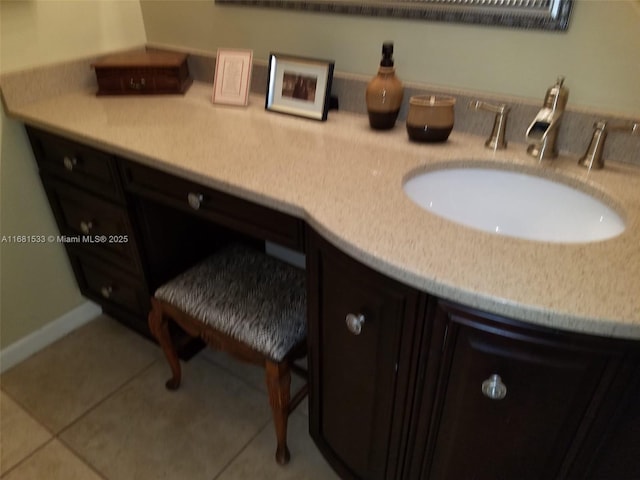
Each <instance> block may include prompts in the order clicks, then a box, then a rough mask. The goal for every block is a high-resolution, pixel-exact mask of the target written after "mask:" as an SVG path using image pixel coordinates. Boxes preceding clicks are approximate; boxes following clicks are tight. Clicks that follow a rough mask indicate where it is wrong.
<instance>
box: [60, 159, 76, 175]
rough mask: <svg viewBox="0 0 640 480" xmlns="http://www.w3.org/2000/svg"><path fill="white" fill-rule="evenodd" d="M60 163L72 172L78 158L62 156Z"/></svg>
mask: <svg viewBox="0 0 640 480" xmlns="http://www.w3.org/2000/svg"><path fill="white" fill-rule="evenodd" d="M62 163H63V165H64V168H66V169H67V170H69V171H70V172H72V171H73V169H74V168H75V166H76V165H77V164H78V159H77V158H76V157H64V158H63V159H62Z"/></svg>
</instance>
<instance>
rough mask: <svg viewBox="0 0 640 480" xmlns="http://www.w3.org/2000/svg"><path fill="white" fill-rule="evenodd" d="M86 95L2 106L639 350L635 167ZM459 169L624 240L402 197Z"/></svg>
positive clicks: (352, 245) (355, 120)
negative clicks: (505, 221)
mask: <svg viewBox="0 0 640 480" xmlns="http://www.w3.org/2000/svg"><path fill="white" fill-rule="evenodd" d="M62 90H64V89H62ZM94 93H95V89H94V88H86V89H76V90H74V91H70V92H64V91H61V92H56V93H55V94H53V95H48V96H44V98H43V97H42V96H41V98H38V99H35V100H33V99H30V100H29V101H23V102H20V103H17V102H12V101H10V100H11V99H10V98H9V96H10V95H12V94H11V92H9V94H8V95H7V92H5V100H6V104H7V108H8V110H9V113H10V114H11V115H12V116H14V117H15V118H17V119H19V120H21V121H24V122H26V123H29V124H32V125H36V126H39V127H43V128H46V129H48V130H50V131H53V132H56V133H59V134H62V135H65V136H68V137H70V138H73V139H75V140H78V141H81V142H85V143H87V144H90V145H93V146H95V147H98V148H101V149H104V150H107V151H110V152H113V153H116V154H120V155H122V156H124V157H127V158H130V159H133V160H136V161H139V162H141V163H144V164H147V165H151V166H153V167H156V168H158V169H161V170H164V171H167V172H170V173H173V174H176V175H179V176H182V177H185V178H188V179H191V180H195V181H197V182H200V183H202V184H204V185H208V186H210V187H214V188H217V189H220V190H222V191H225V192H229V193H232V194H234V195H238V196H240V197H243V198H246V199H249V200H253V201H256V202H258V203H261V204H263V205H266V206H269V207H272V208H274V209H277V210H280V211H283V212H287V213H290V214H293V215H295V216H298V217H300V218H303V219H304V220H306V221H307V222H308V224H309V225H310V226H311V227H313V228H314V229H315V230H317V231H318V232H319V233H320V234H322V235H323V236H325V237H326V238H327V239H328V240H329V241H331V242H332V243H334V244H335V245H336V246H338V247H339V248H340V249H342V250H343V251H345V252H346V253H348V254H350V255H351V256H353V257H355V258H357V259H358V260H360V261H361V262H362V263H364V264H366V265H369V266H370V267H372V268H374V269H376V270H378V271H380V272H382V273H385V274H387V275H389V276H390V277H393V278H395V279H398V280H400V281H402V282H404V283H406V284H409V285H412V286H414V287H417V288H419V289H421V290H425V291H427V292H430V293H433V294H435V295H438V296H441V297H443V298H447V299H451V300H454V301H457V302H460V303H463V304H466V305H469V306H472V307H477V308H480V309H483V310H486V311H489V312H494V313H498V314H502V315H507V316H511V317H514V318H517V319H521V320H525V321H528V322H531V323H535V324H539V325H545V326H550V327H556V328H560V329H568V330H572V331H578V332H586V333H594V334H599V335H603V336H613V337H621V338H633V339H640V168H638V167H635V166H632V165H628V164H623V163H618V162H614V161H608V162H607V166H606V168H605V170H602V171H596V172H591V173H588V172H586V171H585V170H584V169H582V168H580V167H578V166H577V165H576V158H568V157H562V156H561V157H560V158H559V159H557V160H555V161H553V162H552V163H549V164H544V165H539V164H538V163H537V162H536V161H535V160H534V159H532V158H531V157H529V156H527V155H526V154H525V145H523V144H514V143H512V144H510V145H509V148H508V149H507V150H506V151H501V152H495V153H494V152H492V151H490V150H487V149H485V148H484V146H483V145H484V140H485V139H484V138H481V137H477V136H473V135H469V134H464V133H459V132H456V131H455V129H454V132H453V133H452V135H451V137H450V139H449V141H448V142H447V143H445V144H414V143H410V142H409V141H408V140H407V136H406V132H405V130H404V125H403V124H398V125H397V126H396V128H395V129H394V130H392V131H388V132H374V131H372V130H370V129H369V126H368V122H367V119H366V117H364V116H362V115H356V114H350V113H346V112H330V114H329V120H328V121H327V122H326V123H323V122H316V121H313V120H306V119H301V118H297V117H292V116H287V115H281V114H277V113H271V112H267V111H265V110H264V103H263V101H264V100H263V96H252V97H251V103H250V106H249V107H248V108H242V107H240V108H238V107H227V106H219V105H213V104H212V103H211V100H210V98H211V86H210V85H209V84H203V83H198V82H196V83H194V85H193V86H192V87H191V89H190V90H189V91H188V92H187V94H186V95H185V96H184V97H183V96H153V97H132V96H128V97H96V96H95V94H94ZM487 121H490V119H488V120H487ZM456 163H460V164H468V165H481V164H484V165H487V164H500V165H502V166H504V167H505V168H510V169H511V168H513V169H517V170H523V171H532V172H535V173H537V174H540V175H544V176H549V177H552V178H553V177H556V178H557V177H561V178H564V179H565V181H567V182H569V183H572V184H573V185H576V186H578V187H579V188H582V189H583V190H587V191H588V192H590V193H592V194H593V195H595V196H597V197H600V198H603V199H605V200H606V201H607V202H608V203H610V204H611V205H612V206H614V207H615V208H616V209H617V210H618V211H619V212H620V213H622V215H623V216H624V218H625V220H626V223H627V229H626V231H625V232H624V233H623V234H622V235H620V236H618V237H616V238H613V239H610V240H606V241H601V242H596V243H589V244H554V243H538V242H532V241H526V240H518V239H513V238H506V237H501V236H497V235H493V234H488V233H482V232H480V231H476V230H472V229H470V228H467V227H463V226H460V225H457V224H454V223H452V222H449V221H447V220H444V219H442V218H439V217H437V216H434V215H431V214H429V213H427V212H426V211H424V210H422V209H421V208H420V207H418V206H417V205H415V204H414V203H413V202H412V201H411V200H410V199H409V198H408V197H407V196H405V194H404V192H403V189H402V184H403V179H405V178H406V177H407V176H409V175H410V174H411V173H412V172H416V171H419V170H421V169H426V168H435V167H438V166H446V165H453V164H456Z"/></svg>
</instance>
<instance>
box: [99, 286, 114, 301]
mask: <svg viewBox="0 0 640 480" xmlns="http://www.w3.org/2000/svg"><path fill="white" fill-rule="evenodd" d="M112 293H113V287H112V286H111V285H105V286H104V287H102V288H101V289H100V294H101V295H102V296H103V297H104V298H110V297H111V294H112Z"/></svg>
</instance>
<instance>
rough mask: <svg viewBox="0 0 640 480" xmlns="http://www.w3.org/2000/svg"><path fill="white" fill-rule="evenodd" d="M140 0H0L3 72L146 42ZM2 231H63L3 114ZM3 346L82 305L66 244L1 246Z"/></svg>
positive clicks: (18, 132) (24, 144)
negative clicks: (58, 228) (65, 247)
mask: <svg viewBox="0 0 640 480" xmlns="http://www.w3.org/2000/svg"><path fill="white" fill-rule="evenodd" d="M145 41H146V38H145V31H144V24H143V21H142V13H141V10H140V4H139V3H138V1H137V0H133V1H122V0H103V1H89V2H70V1H66V0H61V1H57V0H28V1H22V0H20V1H5V0H2V1H1V2H0V72H2V73H6V72H9V71H16V70H21V69H24V68H28V67H31V66H35V65H43V64H48V63H56V62H59V61H64V60H68V59H72V58H77V57H82V56H89V55H93V54H99V53H103V52H107V51H111V50H114V49H120V48H128V47H131V46H138V45H141V44H144V43H145ZM0 132H1V133H0V144H1V149H0V152H1V157H0V162H1V163H0V209H1V211H0V235H5V236H6V235H48V234H54V235H56V234H58V230H57V228H56V226H55V222H54V220H53V216H52V214H51V210H50V208H49V205H48V202H47V200H46V197H45V195H44V191H43V189H42V186H41V185H40V181H39V179H38V176H37V167H36V164H35V161H34V159H33V154H32V153H31V150H30V147H29V144H28V140H27V137H26V134H25V133H24V129H23V127H22V125H21V124H19V123H17V122H15V121H13V120H11V119H10V118H7V117H6V116H5V113H4V111H2V115H1V116H0ZM0 247H1V249H0V348H3V349H4V348H5V347H7V346H8V345H11V344H13V343H14V342H16V341H17V340H18V339H21V338H24V337H25V336H26V335H28V334H30V333H33V332H35V331H36V330H38V329H39V328H41V327H43V326H45V325H47V324H48V323H50V322H51V321H52V320H55V319H57V318H59V317H61V316H62V315H64V314H66V313H67V312H69V311H70V310H72V309H74V308H75V307H77V306H78V305H80V304H82V303H83V302H84V299H83V298H82V296H81V295H80V292H79V291H78V289H77V287H76V284H75V280H74V279H73V276H72V273H71V267H70V266H69V263H68V260H67V258H66V255H65V252H64V248H63V246H62V245H61V244H55V243H46V244H12V243H7V242H5V243H2V244H1V245H0Z"/></svg>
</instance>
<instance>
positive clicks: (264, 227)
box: [123, 162, 304, 251]
mask: <svg viewBox="0 0 640 480" xmlns="http://www.w3.org/2000/svg"><path fill="white" fill-rule="evenodd" d="M123 172H124V181H125V188H126V189H127V190H128V191H131V192H133V193H135V194H138V195H141V196H143V197H146V198H149V199H151V200H154V201H156V202H159V203H162V204H164V205H169V206H171V207H174V208H178V209H180V210H183V211H186V212H190V213H192V214H193V215H197V216H200V217H202V218H206V219H207V220H210V221H212V222H215V223H217V224H219V225H223V226H225V227H228V228H231V229H233V230H235V231H238V232H241V233H244V234H248V235H252V236H255V237H258V238H261V239H265V240H270V241H273V242H276V243H279V244H281V245H284V246H286V247H289V248H292V249H296V250H299V251H303V249H304V240H303V235H304V222H303V221H302V220H300V219H298V218H295V217H293V216H291V215H288V214H285V213H282V212H278V211H276V210H272V209H270V208H267V207H263V206H261V205H258V204H256V203H253V202H250V201H247V200H243V199H240V198H238V197H234V196H233V195H228V194H226V193H222V192H219V191H217V190H214V189H211V188H208V187H204V186H202V185H199V184H197V183H194V182H191V181H188V180H184V179H181V178H178V177H175V176H172V175H169V174H167V173H163V172H160V171H158V170H155V169H153V168H149V167H145V166H142V165H138V164H136V163H133V162H124V163H123Z"/></svg>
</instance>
